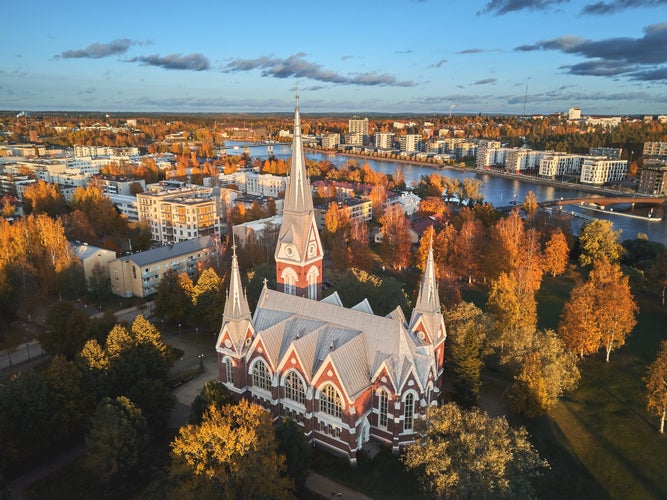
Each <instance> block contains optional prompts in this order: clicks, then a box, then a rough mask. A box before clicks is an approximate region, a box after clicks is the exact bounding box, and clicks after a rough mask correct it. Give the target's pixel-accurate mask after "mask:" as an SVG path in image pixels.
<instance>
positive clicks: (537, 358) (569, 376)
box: [510, 330, 580, 417]
mask: <svg viewBox="0 0 667 500" xmlns="http://www.w3.org/2000/svg"><path fill="white" fill-rule="evenodd" d="M532 340H533V341H532V346H531V347H530V350H529V352H528V354H527V355H526V357H525V358H524V359H523V360H522V362H521V372H520V373H519V374H518V375H516V376H515V377H514V385H513V387H512V392H511V395H510V397H511V399H512V403H513V404H512V406H513V409H514V411H516V412H518V413H523V414H524V415H527V416H529V417H535V416H538V415H542V414H543V413H545V412H546V411H548V410H549V409H550V408H551V407H553V406H554V405H555V404H556V402H557V401H558V398H559V397H560V396H562V395H563V394H564V393H565V392H567V391H571V390H573V389H575V388H576V386H577V383H578V382H579V378H580V374H579V369H578V368H577V362H576V355H575V354H574V353H571V352H569V351H567V349H566V347H565V344H564V343H563V341H562V340H561V339H560V338H559V337H558V335H556V333H555V332H553V331H552V330H546V331H544V332H542V331H537V332H535V335H533V339H532Z"/></svg>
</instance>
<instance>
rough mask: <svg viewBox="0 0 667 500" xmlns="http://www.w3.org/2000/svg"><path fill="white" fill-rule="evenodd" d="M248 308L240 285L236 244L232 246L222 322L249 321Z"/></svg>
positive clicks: (246, 299)
mask: <svg viewBox="0 0 667 500" xmlns="http://www.w3.org/2000/svg"><path fill="white" fill-rule="evenodd" d="M250 317H251V314H250V307H248V298H247V297H246V294H245V292H244V291H243V288H242V285H241V273H240V271H239V261H238V259H237V258H236V244H233V245H232V270H231V274H230V276H229V290H228V291H227V300H226V301H225V311H224V313H223V320H222V322H223V323H225V322H226V321H230V320H232V321H233V320H239V319H250Z"/></svg>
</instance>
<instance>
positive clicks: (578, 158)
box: [539, 153, 586, 179]
mask: <svg viewBox="0 0 667 500" xmlns="http://www.w3.org/2000/svg"><path fill="white" fill-rule="evenodd" d="M584 158H586V157H585V156H582V155H574V154H568V153H550V154H546V155H545V156H543V157H542V159H541V160H540V170H539V176H540V177H545V178H548V179H555V178H557V177H559V176H562V175H579V174H581V164H582V163H583V161H584Z"/></svg>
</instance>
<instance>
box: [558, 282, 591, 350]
mask: <svg viewBox="0 0 667 500" xmlns="http://www.w3.org/2000/svg"><path fill="white" fill-rule="evenodd" d="M594 294H595V289H594V288H593V285H592V284H591V283H590V282H582V283H579V284H578V285H577V286H575V287H574V288H573V289H572V291H571V292H570V298H569V300H568V301H567V302H566V303H565V306H564V307H563V311H562V312H561V316H560V322H559V325H558V334H559V335H560V337H561V338H562V339H563V341H564V342H565V345H566V346H567V347H568V349H570V350H571V351H573V352H576V353H577V354H578V355H579V357H580V358H583V357H584V356H586V355H589V354H593V353H594V352H597V351H598V349H600V338H601V332H600V328H599V326H598V324H597V317H596V316H597V315H596V310H595V302H594V300H593V297H594Z"/></svg>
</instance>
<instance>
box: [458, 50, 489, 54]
mask: <svg viewBox="0 0 667 500" xmlns="http://www.w3.org/2000/svg"><path fill="white" fill-rule="evenodd" d="M480 52H484V50H483V49H465V50H460V51H458V52H456V53H457V54H479V53H480Z"/></svg>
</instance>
